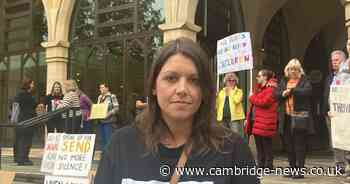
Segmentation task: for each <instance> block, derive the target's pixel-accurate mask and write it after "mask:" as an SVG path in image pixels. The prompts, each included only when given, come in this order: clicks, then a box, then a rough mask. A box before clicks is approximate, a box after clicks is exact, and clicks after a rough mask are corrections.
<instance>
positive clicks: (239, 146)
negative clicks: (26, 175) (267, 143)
mask: <svg viewBox="0 0 350 184" xmlns="http://www.w3.org/2000/svg"><path fill="white" fill-rule="evenodd" d="M182 149H183V146H180V147H179V148H175V149H169V148H167V147H165V146H163V145H160V146H159V153H157V154H151V153H147V152H146V149H145V147H144V144H143V142H142V140H141V137H140V132H139V131H138V130H137V129H136V128H135V127H133V126H128V127H124V128H121V129H119V130H118V131H116V132H115V133H114V134H113V136H112V138H111V141H110V144H109V145H108V149H107V151H106V152H105V154H104V156H103V158H102V160H101V161H100V164H99V168H98V171H97V174H96V178H95V184H119V183H143V182H147V181H153V182H154V183H161V184H162V183H164V184H165V183H169V180H170V177H171V175H172V174H169V175H161V173H160V170H161V169H164V168H165V167H167V166H170V168H171V171H173V170H174V167H175V165H176V163H177V160H178V158H179V157H180V155H181V153H182ZM235 166H236V167H237V168H238V167H239V168H248V167H249V168H253V167H255V162H254V159H253V157H252V154H251V152H250V149H249V147H248V145H247V144H245V143H244V142H243V140H242V139H241V138H240V137H239V136H238V135H236V134H234V135H232V136H231V137H230V138H227V139H226V140H225V141H224V146H223V152H222V153H219V152H214V151H209V152H208V153H206V154H198V153H194V151H192V152H191V154H190V155H189V157H188V160H187V162H186V167H188V168H191V169H196V168H201V169H204V171H203V173H204V174H193V175H191V174H184V175H182V176H181V178H180V180H179V183H181V182H186V181H187V182H191V183H193V184H196V183H200V182H207V183H215V184H225V183H232V184H256V183H260V181H259V179H258V178H257V176H256V175H251V176H248V175H238V174H236V175H235V173H234V170H235ZM224 167H225V168H229V169H228V170H230V168H231V169H232V171H233V173H231V175H230V173H229V174H226V175H225V176H222V175H220V176H218V175H216V176H214V175H212V174H213V173H214V174H215V173H216V174H218V173H217V172H219V171H220V170H219V169H222V168H224ZM165 170H166V169H165ZM221 171H222V170H221ZM227 172H229V171H227Z"/></svg>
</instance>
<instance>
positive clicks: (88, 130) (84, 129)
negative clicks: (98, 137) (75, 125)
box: [77, 89, 93, 134]
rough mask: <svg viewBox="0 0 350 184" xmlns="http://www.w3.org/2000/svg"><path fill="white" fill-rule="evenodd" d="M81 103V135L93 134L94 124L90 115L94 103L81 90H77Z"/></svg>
mask: <svg viewBox="0 0 350 184" xmlns="http://www.w3.org/2000/svg"><path fill="white" fill-rule="evenodd" d="M77 93H78V96H79V102H80V110H81V118H82V120H81V124H80V129H81V131H80V133H82V134H92V133H93V130H92V123H91V121H90V119H89V118H90V113H91V106H92V101H91V99H90V98H89V97H88V96H87V95H86V94H85V93H84V92H83V91H81V90H80V89H78V90H77Z"/></svg>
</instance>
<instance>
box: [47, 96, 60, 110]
mask: <svg viewBox="0 0 350 184" xmlns="http://www.w3.org/2000/svg"><path fill="white" fill-rule="evenodd" d="M62 99H63V95H59V96H53V95H51V94H49V95H47V96H46V98H45V102H44V103H45V105H47V112H52V111H54V110H56V109H57V106H56V107H55V101H59V100H62Z"/></svg>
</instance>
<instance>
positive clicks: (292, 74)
mask: <svg viewBox="0 0 350 184" xmlns="http://www.w3.org/2000/svg"><path fill="white" fill-rule="evenodd" d="M299 76H300V70H299V69H298V68H295V67H291V68H289V78H291V79H297V78H299Z"/></svg>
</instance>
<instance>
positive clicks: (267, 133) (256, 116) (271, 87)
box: [245, 70, 277, 169]
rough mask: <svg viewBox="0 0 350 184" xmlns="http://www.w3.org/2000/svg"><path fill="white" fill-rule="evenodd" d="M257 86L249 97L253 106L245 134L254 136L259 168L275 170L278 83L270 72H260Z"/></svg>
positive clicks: (249, 113) (257, 77)
mask: <svg viewBox="0 0 350 184" xmlns="http://www.w3.org/2000/svg"><path fill="white" fill-rule="evenodd" d="M256 80H257V85H256V87H255V90H254V93H253V94H252V95H251V96H250V97H249V102H250V104H251V106H250V110H249V112H248V115H247V124H246V127H245V132H246V133H247V134H248V136H250V135H254V138H255V145H256V150H257V157H258V167H260V168H269V169H273V153H272V137H273V136H274V135H275V134H276V132H277V99H276V98H275V97H274V91H275V89H276V88H277V81H276V79H274V78H273V72H272V71H270V70H260V71H259V72H258V75H257V76H256Z"/></svg>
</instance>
